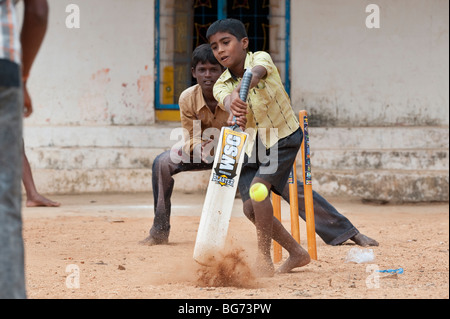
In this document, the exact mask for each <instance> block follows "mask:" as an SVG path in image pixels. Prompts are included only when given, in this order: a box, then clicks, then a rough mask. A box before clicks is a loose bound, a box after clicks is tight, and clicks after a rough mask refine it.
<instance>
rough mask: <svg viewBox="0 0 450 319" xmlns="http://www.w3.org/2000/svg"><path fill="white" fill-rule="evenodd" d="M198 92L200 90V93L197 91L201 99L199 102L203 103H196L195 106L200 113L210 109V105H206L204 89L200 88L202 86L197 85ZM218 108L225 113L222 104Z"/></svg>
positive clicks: (218, 104)
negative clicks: (202, 110)
mask: <svg viewBox="0 0 450 319" xmlns="http://www.w3.org/2000/svg"><path fill="white" fill-rule="evenodd" d="M227 71H228V70H227ZM230 74H231V73H230ZM197 90H198V91H197V94H198V96H199V98H200V100H199V102H201V103H196V104H197V105H196V106H195V107H196V112H197V113H198V112H200V110H201V109H202V108H204V107H206V108H208V109H209V107H208V105H207V104H206V101H205V97H204V96H203V92H202V87H201V86H200V84H197ZM217 107H220V108H221V109H222V110H223V111H225V107H223V106H222V105H220V103H217V106H216V109H217Z"/></svg>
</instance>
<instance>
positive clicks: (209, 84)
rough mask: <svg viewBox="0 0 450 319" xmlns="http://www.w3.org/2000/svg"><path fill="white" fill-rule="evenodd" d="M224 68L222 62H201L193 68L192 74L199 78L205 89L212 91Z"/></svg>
mask: <svg viewBox="0 0 450 319" xmlns="http://www.w3.org/2000/svg"><path fill="white" fill-rule="evenodd" d="M222 72H223V69H222V66H221V65H220V64H212V63H209V62H206V63H203V62H199V63H198V64H197V65H196V66H195V68H193V69H192V76H193V77H194V78H195V79H196V80H197V83H198V84H199V85H200V87H201V88H202V90H203V91H212V89H213V87H214V84H215V83H216V81H217V79H218V78H219V77H220V75H221V74H222Z"/></svg>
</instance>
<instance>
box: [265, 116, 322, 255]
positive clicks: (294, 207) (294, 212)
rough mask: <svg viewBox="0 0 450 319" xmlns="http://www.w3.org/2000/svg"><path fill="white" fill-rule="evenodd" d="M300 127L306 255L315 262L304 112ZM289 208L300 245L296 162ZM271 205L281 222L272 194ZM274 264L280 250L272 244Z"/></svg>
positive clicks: (307, 141)
mask: <svg viewBox="0 0 450 319" xmlns="http://www.w3.org/2000/svg"><path fill="white" fill-rule="evenodd" d="M299 120H300V127H301V128H302V131H303V141H302V145H301V156H302V175H303V192H304V198H305V216H306V236H307V241H308V253H309V255H310V257H311V258H312V259H314V260H317V247H316V227H315V221H314V206H313V192H312V181H311V152H310V148H309V130H308V113H307V112H306V111H305V110H302V111H300V112H299ZM289 202H290V203H289V208H290V215H291V234H292V237H294V239H295V240H296V241H297V242H298V243H300V225H299V216H298V189H297V168H296V162H294V165H293V167H292V170H291V176H290V177H289ZM272 204H273V212H274V216H275V217H276V218H277V219H278V220H280V221H281V197H280V196H278V195H277V194H274V193H272ZM273 252H274V262H276V263H277V262H279V261H281V258H282V249H281V246H280V244H278V243H277V242H276V241H274V242H273Z"/></svg>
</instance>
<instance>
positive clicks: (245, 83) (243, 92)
mask: <svg viewBox="0 0 450 319" xmlns="http://www.w3.org/2000/svg"><path fill="white" fill-rule="evenodd" d="M252 77H253V73H252V71H250V70H246V71H245V73H244V76H243V77H242V81H241V89H240V90H239V97H240V98H241V100H242V101H244V102H247V96H248V91H249V89H250V83H251V82H252ZM233 122H236V116H233Z"/></svg>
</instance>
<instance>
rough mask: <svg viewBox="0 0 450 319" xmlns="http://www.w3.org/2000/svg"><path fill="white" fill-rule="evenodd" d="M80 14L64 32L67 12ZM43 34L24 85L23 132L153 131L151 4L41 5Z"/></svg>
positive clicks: (63, 1)
mask: <svg viewBox="0 0 450 319" xmlns="http://www.w3.org/2000/svg"><path fill="white" fill-rule="evenodd" d="M71 3H75V4H77V5H78V6H79V8H80V28H79V29H76V28H73V29H68V28H67V27H66V18H67V17H68V16H69V15H70V12H69V13H66V7H67V5H69V4H71ZM49 5H50V18H49V25H48V32H47V35H46V37H45V39H44V43H43V45H42V48H41V50H40V52H39V54H38V56H37V58H36V61H35V64H34V66H33V69H32V71H31V76H30V79H29V90H30V93H31V95H32V98H33V101H34V104H35V105H34V108H35V111H34V114H33V115H32V116H31V117H30V118H29V119H26V121H25V125H29V126H36V125H45V126H53V125H56V126H60V125H76V126H89V125H106V126H108V125H148V124H152V123H154V84H153V81H154V4H153V1H152V0H133V1H121V0H95V1H92V0H77V1H69V0H49Z"/></svg>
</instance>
